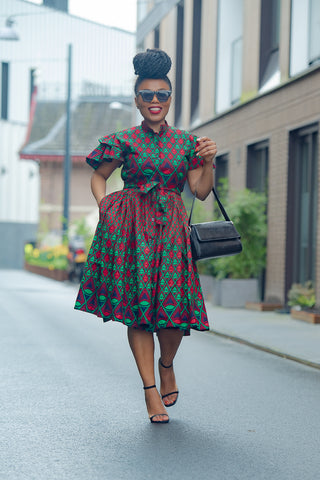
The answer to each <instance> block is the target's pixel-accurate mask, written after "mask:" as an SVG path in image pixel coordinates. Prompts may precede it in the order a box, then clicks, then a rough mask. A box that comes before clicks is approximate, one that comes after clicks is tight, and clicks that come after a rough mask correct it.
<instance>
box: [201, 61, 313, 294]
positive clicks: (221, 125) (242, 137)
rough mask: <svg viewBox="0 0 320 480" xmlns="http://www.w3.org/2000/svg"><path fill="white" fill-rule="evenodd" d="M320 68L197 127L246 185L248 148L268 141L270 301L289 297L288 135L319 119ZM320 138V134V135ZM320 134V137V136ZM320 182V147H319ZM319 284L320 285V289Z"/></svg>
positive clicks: (237, 182) (236, 185) (235, 183)
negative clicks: (287, 246)
mask: <svg viewBox="0 0 320 480" xmlns="http://www.w3.org/2000/svg"><path fill="white" fill-rule="evenodd" d="M319 85H320V68H317V69H315V70H313V71H310V72H308V74H306V75H304V76H301V77H300V78H297V79H295V80H293V81H291V82H289V83H287V84H286V85H284V86H282V87H280V88H278V89H276V90H274V91H272V92H270V93H268V94H265V95H262V96H260V97H257V98H256V99H255V100H253V101H251V102H249V103H247V104H244V105H240V106H238V107H237V108H235V109H234V110H231V111H229V112H228V113H226V114H224V115H220V116H219V117H216V118H215V119H213V120H212V121H211V122H207V123H206V124H203V125H202V126H200V127H197V128H196V129H195V133H196V134H198V135H199V136H201V135H207V136H209V137H211V138H213V139H214V140H215V141H216V142H217V145H218V149H219V152H220V153H229V185H230V190H231V191H235V190H239V189H242V188H244V187H245V186H246V155H247V146H248V145H250V144H253V143H256V142H258V141H261V140H265V139H268V140H269V192H268V196H269V198H268V239H267V245H268V254H267V278H266V299H267V300H268V299H274V300H275V299H277V300H280V301H282V302H283V301H284V300H285V293H286V292H285V269H286V263H285V262H286V217H287V177H288V155H289V148H288V147H289V133H290V131H291V130H294V129H296V128H299V127H303V126H306V125H308V124H311V123H314V122H319V120H320V90H319ZM319 136H320V135H319ZM319 136H318V137H319ZM318 174H319V181H320V148H319V150H318ZM318 211H319V214H318V232H319V234H318V237H317V238H318V249H317V252H318V253H317V282H316V283H317V285H316V291H317V302H318V303H320V288H319V286H320V193H319V195H318ZM317 286H318V288H317Z"/></svg>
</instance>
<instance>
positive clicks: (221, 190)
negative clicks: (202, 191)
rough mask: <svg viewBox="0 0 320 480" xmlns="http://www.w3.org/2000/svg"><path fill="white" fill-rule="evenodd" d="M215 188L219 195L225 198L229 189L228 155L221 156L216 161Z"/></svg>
mask: <svg viewBox="0 0 320 480" xmlns="http://www.w3.org/2000/svg"><path fill="white" fill-rule="evenodd" d="M215 164H216V168H215V171H214V186H215V188H216V190H217V192H218V194H219V195H222V196H224V195H225V194H226V193H227V192H226V188H228V185H227V181H228V155H227V154H225V155H219V156H218V157H216V160H215Z"/></svg>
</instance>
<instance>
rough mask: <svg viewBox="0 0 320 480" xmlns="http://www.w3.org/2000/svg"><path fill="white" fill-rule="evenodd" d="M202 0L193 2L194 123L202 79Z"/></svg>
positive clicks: (192, 72) (192, 99)
mask: <svg viewBox="0 0 320 480" xmlns="http://www.w3.org/2000/svg"><path fill="white" fill-rule="evenodd" d="M201 6H202V0H197V1H194V2H193V25H192V70H191V119H190V123H193V122H194V121H195V120H196V119H197V117H198V105H199V80H200V46H201V45H200V44H201V10H202V8H201Z"/></svg>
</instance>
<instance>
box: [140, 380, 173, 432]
mask: <svg viewBox="0 0 320 480" xmlns="http://www.w3.org/2000/svg"><path fill="white" fill-rule="evenodd" d="M150 388H156V386H155V385H150V386H149V387H143V390H150ZM155 417H168V418H167V419H166V420H154V418H155ZM149 419H150V422H151V423H169V416H168V415H167V414H166V413H155V414H154V415H151V417H149Z"/></svg>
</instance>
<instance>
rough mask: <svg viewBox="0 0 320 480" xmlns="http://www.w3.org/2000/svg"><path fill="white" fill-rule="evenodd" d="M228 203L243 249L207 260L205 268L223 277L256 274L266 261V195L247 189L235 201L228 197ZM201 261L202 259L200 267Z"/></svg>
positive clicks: (226, 204) (251, 275) (251, 276)
mask: <svg viewBox="0 0 320 480" xmlns="http://www.w3.org/2000/svg"><path fill="white" fill-rule="evenodd" d="M224 206H225V208H226V211H227V213H228V215H229V217H230V218H231V220H232V221H233V222H234V224H235V227H236V229H237V230H238V232H239V234H240V235H241V242H242V246H243V251H242V252H241V253H240V254H238V255H234V256H228V257H220V258H214V259H210V260H206V261H205V263H206V266H205V269H206V271H207V272H208V273H210V274H211V275H213V276H215V277H217V278H219V279H222V278H256V277H258V276H259V274H260V273H261V271H262V270H263V269H264V268H265V263H266V236H267V218H266V195H265V194H262V193H256V192H253V191H252V190H249V189H244V190H242V191H239V192H238V193H237V194H236V195H235V198H234V200H233V201H228V200H224ZM201 263H202V262H198V266H199V267H200V268H201V266H200V265H201ZM199 270H200V269H199ZM200 272H201V270H200Z"/></svg>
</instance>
